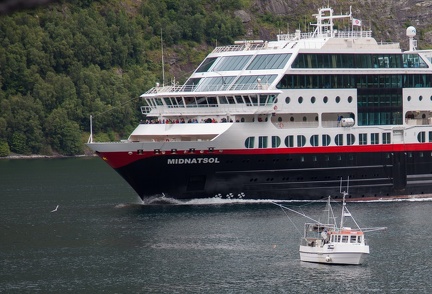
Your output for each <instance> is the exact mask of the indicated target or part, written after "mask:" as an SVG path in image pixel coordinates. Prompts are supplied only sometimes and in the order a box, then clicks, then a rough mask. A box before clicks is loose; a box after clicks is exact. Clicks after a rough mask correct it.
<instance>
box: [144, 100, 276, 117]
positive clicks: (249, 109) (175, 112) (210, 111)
mask: <svg viewBox="0 0 432 294" xmlns="http://www.w3.org/2000/svg"><path fill="white" fill-rule="evenodd" d="M152 111H156V112H160V113H163V114H164V115H169V116H196V115H198V116H199V115H227V114H228V113H229V114H230V115H238V114H244V115H252V114H266V113H273V112H275V110H274V104H273V103H267V104H250V103H248V104H242V105H239V104H236V105H232V106H230V104H221V105H218V104H198V105H197V104H188V105H186V107H185V106H175V105H169V106H162V105H161V106H156V107H154V106H141V113H142V114H144V115H146V114H149V113H151V112H152Z"/></svg>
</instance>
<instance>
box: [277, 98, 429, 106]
mask: <svg viewBox="0 0 432 294" xmlns="http://www.w3.org/2000/svg"><path fill="white" fill-rule="evenodd" d="M431 99H432V98H431ZM303 100H304V99H303V97H302V96H300V97H298V98H297V101H298V103H299V104H302V103H303ZM316 100H317V99H316V97H315V96H312V97H311V99H310V101H311V103H312V104H314V103H315V102H316ZM347 100H348V103H351V102H352V101H353V97H352V96H348V99H347ZM328 101H329V98H328V97H327V96H324V97H323V102H324V103H327V102H328ZM290 102H291V97H286V98H285V103H286V104H289V103H290ZM335 102H336V103H339V102H341V97H340V96H336V98H335Z"/></svg>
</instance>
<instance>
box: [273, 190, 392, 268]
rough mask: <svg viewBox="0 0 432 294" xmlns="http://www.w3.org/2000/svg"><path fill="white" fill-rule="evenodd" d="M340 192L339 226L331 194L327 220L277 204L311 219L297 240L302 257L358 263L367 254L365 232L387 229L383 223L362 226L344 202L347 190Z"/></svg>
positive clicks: (302, 258) (326, 262) (317, 261)
mask: <svg viewBox="0 0 432 294" xmlns="http://www.w3.org/2000/svg"><path fill="white" fill-rule="evenodd" d="M341 193H342V195H343V200H342V212H341V219H340V225H339V226H338V225H337V222H336V217H335V216H334V213H333V209H332V206H331V197H330V196H329V198H328V201H327V206H326V209H325V211H326V212H327V222H326V223H322V222H320V221H317V220H314V219H312V218H310V217H308V216H306V215H304V214H303V213H300V212H297V211H295V210H293V209H290V208H287V207H285V206H282V205H280V204H277V205H278V206H280V207H282V208H284V209H288V210H290V211H293V212H295V213H297V214H300V215H302V216H304V217H307V218H308V219H310V220H312V221H313V222H308V223H305V225H304V234H303V237H302V238H301V242H300V260H301V261H305V262H314V263H325V264H347V265H348V264H349V265H357V264H361V263H362V262H363V260H364V258H365V257H366V255H368V254H369V245H367V243H366V239H365V235H364V233H365V232H370V231H377V230H384V229H386V228H385V227H378V228H364V229H361V228H360V227H359V225H358V224H357V222H356V221H355V219H354V218H353V216H352V215H351V213H350V212H349V210H348V208H347V206H346V202H345V197H346V195H348V192H345V191H343V192H341ZM347 217H349V218H351V220H352V223H353V224H354V225H355V226H356V228H352V227H346V226H345V218H347Z"/></svg>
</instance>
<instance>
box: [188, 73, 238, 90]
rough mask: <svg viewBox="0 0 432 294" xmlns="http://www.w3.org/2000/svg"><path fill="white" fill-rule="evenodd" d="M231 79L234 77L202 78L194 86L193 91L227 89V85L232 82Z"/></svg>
mask: <svg viewBox="0 0 432 294" xmlns="http://www.w3.org/2000/svg"><path fill="white" fill-rule="evenodd" d="M233 80H234V77H213V78H204V79H201V80H200V83H199V85H198V86H197V87H196V88H195V91H200V92H208V91H221V90H227V89H228V86H229V85H230V84H231V83H232V81H233Z"/></svg>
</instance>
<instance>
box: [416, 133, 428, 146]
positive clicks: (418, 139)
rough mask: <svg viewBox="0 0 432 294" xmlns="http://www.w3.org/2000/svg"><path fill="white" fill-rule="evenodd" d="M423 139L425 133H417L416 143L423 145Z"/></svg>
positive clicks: (424, 140)
mask: <svg viewBox="0 0 432 294" xmlns="http://www.w3.org/2000/svg"><path fill="white" fill-rule="evenodd" d="M425 137H426V134H425V132H419V133H418V135H417V141H419V142H420V143H424V142H426V139H425Z"/></svg>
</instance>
